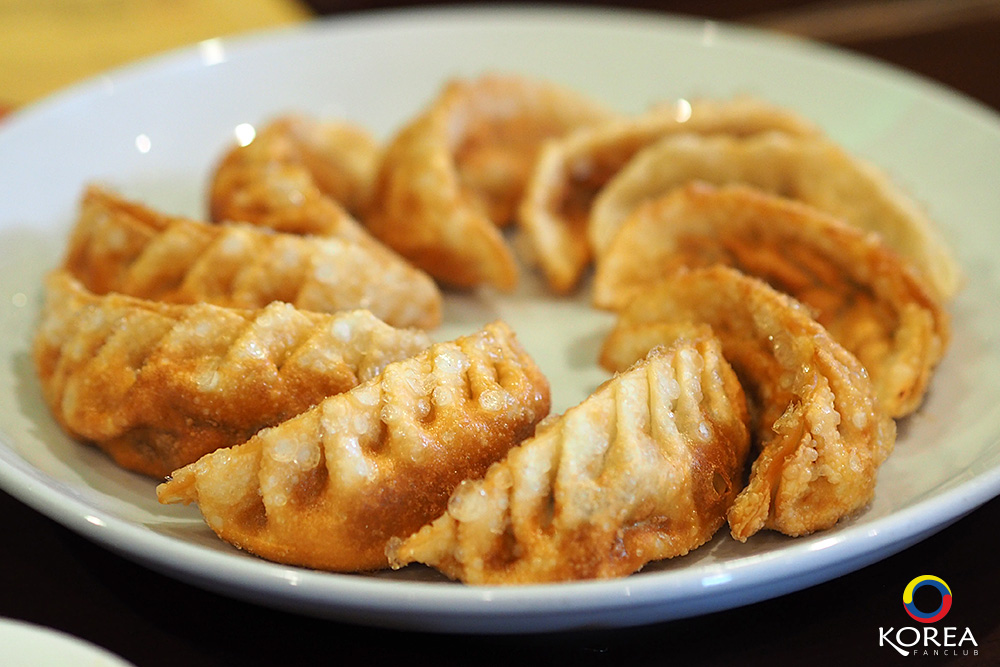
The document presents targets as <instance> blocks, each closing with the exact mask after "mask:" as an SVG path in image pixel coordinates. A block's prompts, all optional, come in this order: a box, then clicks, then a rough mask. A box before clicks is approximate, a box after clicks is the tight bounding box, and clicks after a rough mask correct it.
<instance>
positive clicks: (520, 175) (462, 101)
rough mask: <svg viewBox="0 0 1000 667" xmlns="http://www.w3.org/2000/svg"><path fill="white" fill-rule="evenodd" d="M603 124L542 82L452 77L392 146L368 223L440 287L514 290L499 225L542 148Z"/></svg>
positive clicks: (596, 113)
mask: <svg viewBox="0 0 1000 667" xmlns="http://www.w3.org/2000/svg"><path fill="white" fill-rule="evenodd" d="M610 117H611V113H610V112H609V111H607V110H606V109H604V108H603V107H601V106H599V105H597V104H595V103H594V102H592V101H590V100H588V99H586V98H585V97H583V96H582V95H579V94H577V93H575V92H573V91H570V90H567V89H565V88H562V87H560V86H556V85H554V84H551V83H548V82H543V81H535V80H531V79H525V78H521V77H515V76H499V75H488V76H483V77H480V78H478V79H456V80H453V81H451V82H449V83H448V84H447V85H446V86H445V87H444V89H443V90H442V91H441V93H440V94H439V95H438V97H437V98H436V99H435V100H434V101H433V102H432V103H431V104H430V105H429V106H428V107H427V108H426V109H425V110H424V111H423V112H421V113H420V114H419V115H418V116H417V117H415V118H414V119H412V120H411V121H410V123H408V124H407V126H406V127H404V128H403V129H402V130H401V131H400V132H399V133H398V134H397V135H396V136H395V137H394V138H393V140H392V141H391V142H390V144H389V146H388V148H387V150H386V154H385V157H384V159H383V162H382V166H381V170H380V173H379V176H378V179H377V181H376V187H375V192H374V195H373V198H372V201H373V206H372V210H371V212H370V215H369V216H368V218H367V220H366V222H367V225H368V227H369V229H370V230H371V231H372V232H373V233H374V234H375V235H376V236H377V237H378V238H380V239H381V240H382V241H384V242H385V243H386V244H388V245H389V246H391V247H393V248H395V249H396V250H397V251H399V252H400V253H401V254H402V255H403V256H404V257H407V258H408V259H410V260H411V261H413V262H414V263H415V264H416V265H417V266H419V267H420V268H422V269H424V270H425V271H427V272H428V273H430V274H431V275H432V276H434V277H435V278H437V279H438V280H440V281H441V282H443V283H445V284H448V285H452V286H456V287H475V286H478V285H492V286H494V287H497V288H499V289H502V290H509V289H512V288H513V287H514V285H515V284H516V283H517V279H518V269H517V265H516V262H515V259H514V256H513V253H512V251H511V249H510V248H509V247H508V245H507V243H506V241H505V240H504V238H503V236H502V235H501V234H500V232H499V231H498V230H497V226H498V225H500V226H503V225H506V224H507V223H509V222H511V221H512V220H513V218H514V215H515V211H516V207H517V204H518V202H519V201H520V199H521V196H522V192H523V188H524V183H525V182H526V181H527V178H528V173H529V171H530V169H531V166H532V164H533V163H534V160H535V158H536V155H537V152H538V150H539V148H540V146H541V144H542V142H544V141H545V140H546V139H549V138H552V137H556V136H561V135H563V134H565V133H566V132H568V131H570V130H572V129H574V128H577V127H580V126H583V125H587V124H590V123H594V122H598V121H603V120H607V119H608V118H610Z"/></svg>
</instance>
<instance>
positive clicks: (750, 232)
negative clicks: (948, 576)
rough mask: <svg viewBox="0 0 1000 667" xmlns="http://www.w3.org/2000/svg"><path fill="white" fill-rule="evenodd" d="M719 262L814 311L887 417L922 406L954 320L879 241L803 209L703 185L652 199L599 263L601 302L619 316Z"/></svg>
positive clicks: (736, 188)
mask: <svg viewBox="0 0 1000 667" xmlns="http://www.w3.org/2000/svg"><path fill="white" fill-rule="evenodd" d="M715 264H723V265H726V266H731V267H733V268H736V269H739V270H740V271H741V272H743V273H745V274H748V275H752V276H755V277H757V278H760V279H762V280H764V281H766V282H768V283H769V284H770V285H771V286H772V287H774V288H776V289H777V290H779V291H781V292H785V293H786V294H789V295H791V296H793V297H795V298H796V299H797V300H798V301H801V302H802V303H804V304H806V305H807V306H809V307H810V308H811V309H812V310H813V315H814V317H815V318H816V320H817V321H818V322H819V323H820V324H822V325H823V326H824V327H825V328H826V329H827V330H828V331H829V332H830V334H831V335H832V336H833V337H834V338H835V339H836V340H837V342H839V343H840V344H841V345H843V346H844V347H845V348H847V349H848V350H850V351H851V352H852V353H854V355H855V356H857V357H858V359H859V360H860V361H861V363H862V364H863V365H864V366H865V368H866V369H867V370H868V373H869V374H870V375H871V376H872V380H873V381H874V383H875V386H876V388H877V390H878V394H879V399H880V402H881V404H882V406H883V408H884V409H885V410H886V411H888V413H889V414H890V415H891V416H893V417H901V416H904V415H906V414H909V413H910V412H912V411H913V410H914V409H916V408H917V406H919V405H920V402H921V400H922V398H923V396H924V393H925V391H926V389H927V385H928V382H929V380H930V377H931V375H932V373H933V369H934V367H935V366H936V364H937V363H938V361H940V359H941V357H942V356H943V354H944V350H945V347H946V346H947V343H948V338H949V330H948V329H949V327H948V316H947V313H946V312H945V311H944V309H943V308H942V307H941V306H940V305H939V304H938V303H937V301H936V300H935V299H934V298H933V296H932V293H931V290H930V289H929V288H928V287H927V286H926V285H925V283H924V282H923V280H921V279H920V277H919V276H918V275H917V274H916V272H915V271H913V270H912V268H911V267H910V266H909V264H908V263H907V262H905V261H904V260H903V259H902V258H901V257H900V256H899V255H897V254H896V253H895V252H893V251H892V250H891V249H889V248H888V247H887V246H886V245H885V244H884V243H882V241H881V240H880V238H879V237H878V236H877V235H876V234H872V233H865V232H863V231H861V230H859V229H858V228H856V227H853V226H851V225H847V224H845V223H843V222H841V221H839V220H837V219H836V218H833V217H832V216H830V215H828V214H825V213H823V212H821V211H819V210H818V209H816V208H813V207H811V206H809V205H806V204H802V203H800V202H795V201H793V200H789V199H785V198H782V197H777V196H775V195H770V194H767V193H764V192H761V191H758V190H756V189H753V188H749V187H747V186H744V185H729V186H722V187H719V188H716V187H713V186H710V185H707V184H704V183H695V184H690V185H688V186H685V187H681V188H678V189H677V190H674V191H673V192H671V193H669V194H667V195H665V196H663V197H661V198H659V199H653V200H650V201H648V202H646V203H645V204H643V205H641V206H639V207H638V208H637V209H636V210H635V211H634V212H633V213H632V214H631V215H630V216H629V218H628V219H627V220H626V221H625V224H624V225H623V226H622V228H621V230H620V231H619V232H618V234H617V235H616V236H615V239H614V240H613V241H612V243H611V245H610V246H609V248H608V251H607V253H606V254H605V255H604V256H603V257H602V258H601V260H600V261H599V262H598V268H597V273H596V276H595V278H594V302H595V303H596V304H597V305H598V306H601V307H607V308H613V309H619V308H622V307H624V306H625V305H626V304H628V302H629V301H630V300H631V299H632V298H633V297H634V296H635V295H636V294H638V293H640V292H642V291H643V290H645V289H647V288H649V287H650V286H652V285H654V284H655V283H657V282H658V281H660V280H662V279H664V278H665V277H669V276H670V275H671V274H673V273H675V272H676V271H679V270H682V269H684V268H697V267H704V266H712V265H715Z"/></svg>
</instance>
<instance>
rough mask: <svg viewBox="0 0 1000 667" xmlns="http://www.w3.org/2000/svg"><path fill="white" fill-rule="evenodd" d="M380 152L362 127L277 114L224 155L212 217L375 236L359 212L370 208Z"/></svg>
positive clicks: (214, 183)
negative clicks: (242, 143) (276, 116)
mask: <svg viewBox="0 0 1000 667" xmlns="http://www.w3.org/2000/svg"><path fill="white" fill-rule="evenodd" d="M381 154H382V149H381V146H379V144H378V142H376V141H375V139H374V138H373V137H372V136H371V135H370V134H369V133H368V132H367V131H366V130H364V129H363V128H361V127H358V126H356V125H353V124H350V123H344V122H319V121H317V120H314V119H312V118H309V117H307V116H304V115H288V116H281V117H278V118H276V119H274V120H272V121H270V122H269V123H267V124H266V125H264V126H263V127H261V128H260V129H259V130H257V131H256V133H255V135H254V137H253V140H252V141H250V142H249V143H247V144H246V145H237V146H234V147H232V148H231V149H229V151H228V152H227V153H226V154H225V156H223V158H222V160H221V161H220V163H219V165H218V166H217V167H216V169H215V172H214V173H213V174H212V177H211V184H210V192H209V214H210V217H211V219H212V220H214V221H216V222H246V223H249V224H253V225H259V226H261V227H267V228H270V229H274V230H276V231H281V232H288V233H292V234H318V235H322V236H338V237H343V238H350V239H352V240H355V241H362V242H364V241H370V240H371V238H370V236H369V235H368V234H367V233H366V232H365V230H364V228H363V227H362V226H361V225H360V224H359V223H358V222H357V216H359V215H361V214H362V213H363V212H364V210H365V209H366V208H367V206H368V202H369V199H370V197H371V188H372V181H373V179H374V175H375V171H376V169H377V168H378V163H379V160H380V159H381Z"/></svg>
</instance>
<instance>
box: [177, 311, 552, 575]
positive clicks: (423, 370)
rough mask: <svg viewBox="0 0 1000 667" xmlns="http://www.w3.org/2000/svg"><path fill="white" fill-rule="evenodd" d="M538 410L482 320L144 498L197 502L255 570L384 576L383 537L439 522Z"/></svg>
mask: <svg viewBox="0 0 1000 667" xmlns="http://www.w3.org/2000/svg"><path fill="white" fill-rule="evenodd" d="M548 410H549V387H548V383H547V382H546V380H545V378H544V377H543V376H542V374H541V372H540V371H539V369H538V368H537V366H536V365H535V364H534V362H533V361H532V360H531V358H530V357H529V356H528V355H527V353H526V352H525V351H524V350H523V349H522V348H521V346H520V344H519V343H518V342H517V339H516V337H515V336H514V333H513V332H512V331H511V330H510V329H509V328H508V327H507V326H506V325H504V324H503V323H501V322H496V323H493V324H491V325H488V326H487V327H486V328H484V329H483V330H481V331H479V332H478V333H475V334H473V335H471V336H466V337H463V338H459V339H457V340H455V341H452V342H447V343H438V344H435V345H434V346H432V347H430V348H428V349H427V350H425V351H423V352H421V353H420V354H418V355H416V356H414V357H412V358H410V359H406V360H402V361H399V362H397V363H393V364H390V365H388V366H387V367H386V368H385V370H384V371H383V373H382V374H381V375H379V376H378V377H376V378H373V379H372V380H370V381H369V382H366V383H364V384H362V385H360V386H358V387H356V388H355V389H352V390H351V391H349V392H346V393H343V394H339V395H337V396H331V397H330V398H328V399H326V400H324V401H322V402H321V403H319V404H318V405H316V406H315V407H313V408H311V409H309V410H308V411H306V412H304V413H303V414H301V415H299V416H298V417H295V418H293V419H290V420H288V421H286V422H284V423H282V424H280V425H278V426H275V427H274V428H270V429H265V430H263V431H261V432H260V433H258V434H257V435H256V436H254V437H253V438H251V439H250V440H249V441H247V442H246V443H244V444H241V445H238V446H236V447H233V448H231V449H226V450H219V451H217V452H215V453H213V454H210V455H208V456H206V457H204V458H202V459H201V460H199V461H198V462H196V463H194V464H192V465H190V466H187V467H185V468H182V469H180V470H177V471H175V472H174V473H173V475H172V476H171V479H170V480H168V481H167V482H165V483H164V484H161V485H160V486H159V487H158V488H157V495H158V497H159V500H160V502H163V503H177V502H183V503H190V502H197V503H198V507H199V509H200V510H201V512H202V514H203V516H204V517H205V521H206V522H207V523H208V525H209V526H210V527H211V528H212V530H214V531H215V532H216V533H217V534H218V535H219V537H221V538H222V539H223V540H225V541H227V542H229V543H231V544H234V545H236V546H238V547H240V548H242V549H246V550H247V551H250V552H251V553H254V554H257V555H258V556H261V557H263V558H267V559H269V560H274V561H278V562H281V563H288V564H295V565H303V566H306V567H313V568H318V569H326V570H337V571H357V570H374V569H380V568H385V567H388V565H389V562H388V560H387V558H386V555H385V548H386V545H387V543H388V541H389V539H390V538H392V537H394V536H400V535H409V534H410V533H411V532H413V531H415V530H417V529H418V528H419V527H420V526H422V525H423V524H424V523H426V522H428V521H430V520H431V519H433V518H434V517H436V516H438V515H439V514H440V513H441V512H443V511H444V508H445V506H446V505H447V502H448V496H449V495H450V494H451V492H452V491H453V490H454V488H455V487H456V486H457V485H458V484H459V483H460V482H461V481H462V480H463V479H466V478H467V477H478V476H481V475H482V474H483V473H485V472H486V469H487V468H488V467H489V466H490V465H491V464H492V463H494V462H495V461H497V460H499V459H501V458H502V457H503V456H504V455H505V454H506V453H507V451H508V450H509V449H510V448H511V447H513V446H514V445H516V444H517V443H518V442H520V441H521V440H522V439H523V438H525V437H527V436H528V435H530V434H531V432H532V431H533V430H534V427H535V424H536V423H537V422H538V421H539V420H541V419H542V418H543V417H544V416H545V415H546V414H547V413H548Z"/></svg>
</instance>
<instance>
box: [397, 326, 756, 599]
mask: <svg viewBox="0 0 1000 667" xmlns="http://www.w3.org/2000/svg"><path fill="white" fill-rule="evenodd" d="M746 420H747V413H746V403H745V398H744V395H743V391H742V389H741V388H740V384H739V382H738V380H737V379H736V376H735V375H734V374H733V371H732V369H731V368H730V367H729V364H727V363H726V361H725V360H724V359H723V358H722V354H721V350H720V348H719V343H718V341H717V340H715V339H714V338H711V337H709V336H703V337H700V338H696V339H694V340H684V341H678V342H677V343H676V344H675V345H673V346H672V347H671V348H669V349H663V348H660V349H656V350H654V351H652V352H650V354H649V355H648V357H647V358H646V359H644V360H643V361H642V362H640V363H638V364H636V365H635V366H634V367H633V368H631V369H629V370H628V371H626V372H624V373H621V374H619V375H617V376H615V377H614V378H613V379H611V380H609V381H608V382H606V383H605V384H603V385H602V386H601V387H599V388H598V389H597V390H596V391H595V392H594V393H593V394H592V395H591V396H590V397H588V398H587V399H586V400H584V401H583V402H582V403H581V404H579V405H578V406H576V407H574V408H571V409H570V410H568V411H567V412H566V413H565V414H564V415H562V416H560V417H558V418H550V419H549V420H546V421H545V422H543V424H542V425H541V426H540V427H539V428H538V432H537V434H536V435H535V437H533V438H531V439H530V440H528V441H526V442H524V443H523V444H522V445H520V446H519V447H517V448H515V449H513V450H511V451H510V453H509V454H508V455H507V457H506V458H505V459H504V460H503V461H501V462H499V463H497V464H496V465H494V466H492V467H491V468H490V470H489V471H488V472H487V473H486V475H485V477H484V478H482V479H478V480H468V481H465V482H463V483H462V485H461V486H459V487H458V489H457V490H456V491H455V493H454V494H453V495H452V497H451V499H450V501H449V503H448V509H447V511H446V512H445V513H443V514H442V515H441V516H440V517H439V518H437V519H436V520H435V521H434V522H432V523H430V524H429V525H427V526H425V527H424V528H422V529H421V530H420V531H419V532H417V533H415V534H414V535H412V536H410V537H408V538H406V539H404V540H394V541H393V542H392V543H391V544H390V547H389V557H390V560H391V562H392V564H393V566H394V567H397V568H398V567H402V566H403V565H405V564H407V563H411V562H420V563H425V564H428V565H431V566H433V567H435V568H437V569H439V570H441V571H442V572H444V573H445V574H446V575H448V576H449V577H451V578H453V579H460V580H462V581H464V582H466V583H472V584H523V583H534V582H547V581H564V580H572V579H590V578H609V577H618V576H625V575H628V574H631V573H633V572H636V571H638V570H639V569H641V568H642V567H643V566H644V565H645V564H647V563H649V562H651V561H655V560H661V559H665V558H672V557H674V556H680V555H683V554H686V553H688V552H689V551H691V550H692V549H695V548H696V547H698V546H700V545H701V544H703V543H705V542H706V541H708V540H709V539H710V538H711V537H712V535H714V534H715V532H716V531H717V530H718V529H719V528H720V527H721V526H722V525H723V524H724V523H725V514H726V511H727V510H728V508H729V506H730V504H731V503H732V501H733V498H734V496H735V495H736V493H737V492H738V490H739V489H740V488H741V486H742V482H743V478H742V471H743V466H744V464H745V459H746V456H747V453H748V451H749V435H748V431H747V426H746Z"/></svg>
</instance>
